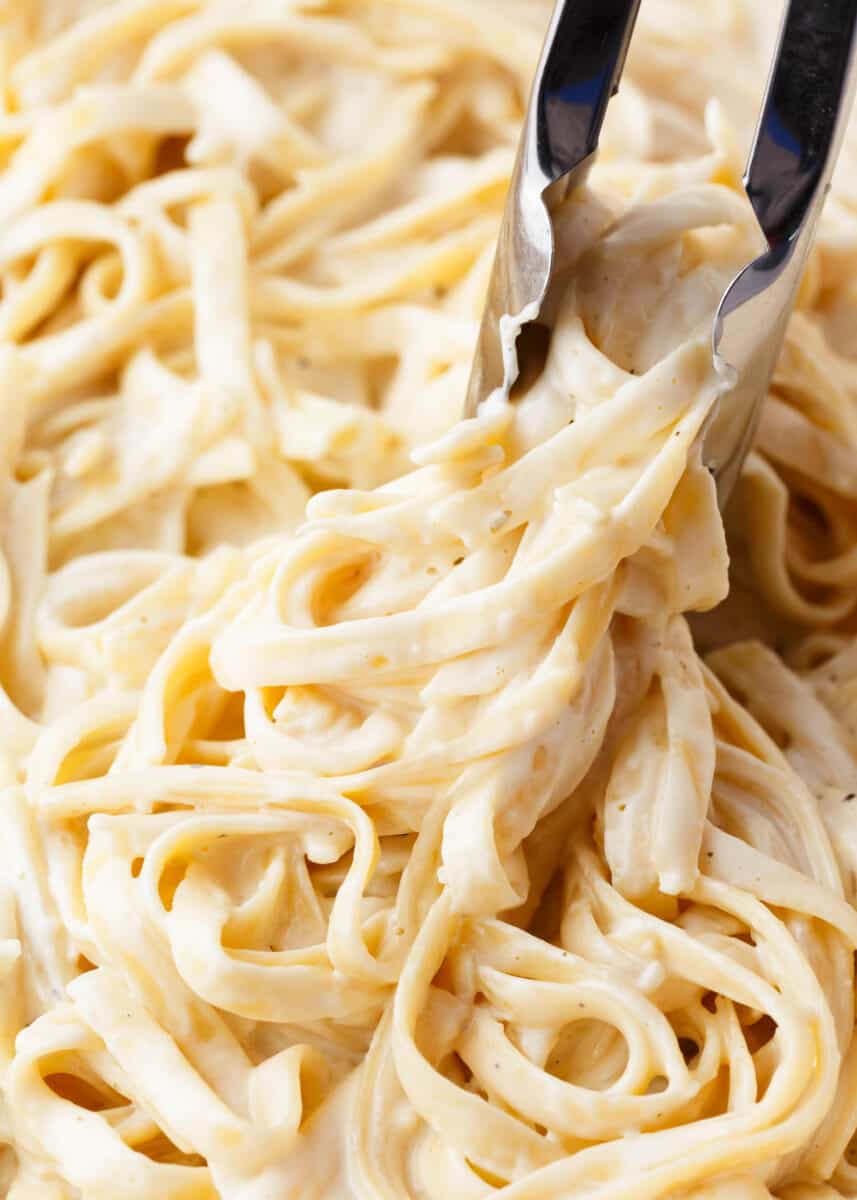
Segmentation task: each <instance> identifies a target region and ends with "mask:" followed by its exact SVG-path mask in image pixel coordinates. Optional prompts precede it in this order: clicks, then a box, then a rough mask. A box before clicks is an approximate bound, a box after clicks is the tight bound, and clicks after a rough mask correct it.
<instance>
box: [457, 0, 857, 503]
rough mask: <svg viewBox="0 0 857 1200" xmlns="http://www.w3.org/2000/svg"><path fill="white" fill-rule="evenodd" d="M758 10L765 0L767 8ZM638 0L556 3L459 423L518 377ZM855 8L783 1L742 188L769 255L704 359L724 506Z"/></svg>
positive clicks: (828, 166)
mask: <svg viewBox="0 0 857 1200" xmlns="http://www.w3.org/2000/svg"><path fill="white" fill-rule="evenodd" d="M765 2H768V0H765ZM639 6H640V0H557V3H556V6H555V8H554V12H553V16H552V18H551V23H550V27H549V29H548V34H547V38H546V40H545V45H544V49H543V51H542V56H541V61H540V62H539V66H538V70H537V72H536V77H535V82H534V84H533V90H532V94H531V96H530V103H529V107H528V110H527V115H526V119H525V122H524V129H523V133H522V135H521V143H520V147H519V151H518V159H517V164H516V167H515V172H514V175H513V177H512V183H511V187H510V191H509V197H508V200H507V203H506V211H505V214H504V217H503V223H502V226H501V229H500V238H499V242H498V247H497V256H496V259H495V262H494V269H493V272H492V276H491V283H490V287H489V291H488V298H487V301H486V306H485V314H484V316H483V319H482V327H481V330H480V333H479V342H478V346H477V351H476V358H475V361H474V365H473V371H472V374H471V377H470V384H469V387H468V393H467V415H472V414H473V413H475V411H476V409H477V407H478V405H479V404H480V403H481V401H482V400H484V399H486V398H487V397H488V396H489V395H491V394H492V393H493V392H495V391H496V390H497V389H498V388H499V389H501V390H502V393H503V395H505V396H508V395H509V392H510V390H511V388H512V385H513V384H514V382H515V378H516V377H517V373H518V361H517V349H516V346H517V340H518V337H519V335H520V333H521V330H522V329H523V328H524V327H525V326H526V325H528V324H530V323H531V322H534V321H535V320H536V319H537V317H538V315H539V312H540V310H541V306H542V303H543V301H544V299H545V295H546V293H547V289H548V285H549V283H550V278H551V269H552V266H553V257H554V235H553V226H552V221H551V213H550V209H551V207H552V203H553V199H554V194H555V192H556V190H557V189H561V190H562V193H563V195H566V194H567V193H568V191H569V189H572V188H575V187H577V186H579V184H580V183H581V182H582V181H583V179H584V178H585V176H586V172H587V170H588V167H589V164H590V163H591V161H592V157H593V155H594V153H595V150H596V148H597V146H598V137H599V134H600V131H601V126H602V123H603V121H604V114H605V112H606V110H607V104H608V101H609V100H610V97H611V96H612V95H613V94H614V93H615V92H616V91H617V89H618V86H619V78H620V76H621V74H622V68H623V66H624V62H625V55H626V53H627V50H628V46H629V44H630V41H631V34H632V31H633V28H634V22H635V20H636V16H637V10H638V9H639ZM856 34H857V0H788V3H787V5H786V11H785V15H784V17H783V23H782V28H781V30H780V36H779V40H778V43H777V48H776V53H775V55H774V62H773V66H772V68H771V73H770V77H769V79H768V85H767V89H766V92H765V98H764V102H763V105H762V113H761V116H760V118H759V124H758V127H757V129H756V135H755V138H754V140H753V146H752V149H751V151H750V157H749V160H748V163H747V169H746V172H745V175H744V186H745V188H746V190H747V195H748V197H749V199H750V203H751V204H752V206H753V210H754V212H755V214H756V218H757V220H758V222H759V226H760V228H761V231H762V233H763V235H764V237H765V241H766V243H767V248H766V249H765V250H764V252H763V253H762V254H761V255H760V256H759V257H758V258H756V259H754V260H753V261H752V262H751V263H749V264H748V265H747V266H746V267H744V268H743V270H741V271H740V272H739V273H738V275H737V276H736V277H735V279H734V280H733V281H732V283H731V284H730V285H729V287H728V288H727V289H726V292H725V293H724V295H723V297H722V298H721V300H720V304H719V305H718V308H717V312H716V314H715V317H714V327H713V331H712V355H713V358H714V364H715V366H716V368H717V370H718V372H719V373H720V375H721V378H722V379H723V390H722V393H721V395H720V399H719V403H718V407H717V411H716V412H715V413H714V415H713V418H712V420H711V421H710V423H709V425H708V427H707V430H706V434H705V440H704V447H703V448H704V454H705V458H706V462H707V463H708V465H709V466H710V467H711V468H712V469H713V471H714V473H715V475H716V478H717V489H718V495H719V498H720V503H721V506H722V505H723V504H724V503H725V501H726V499H727V497H728V495H729V492H730V491H731V489H732V485H733V484H734V482H735V480H736V478H737V476H738V473H739V471H740V468H741V464H742V462H743V460H744V457H745V455H746V454H747V451H748V450H749V447H750V443H751V442H752V439H753V435H754V433H755V430H756V425H757V423H758V417H759V411H760V409H761V403H762V400H763V399H764V396H765V393H766V391H767V387H768V383H769V380H770V377H771V373H772V371H773V369H774V364H775V362H776V359H777V356H778V354H779V352H780V348H781V346H782V341H783V337H784V335H785V327H786V323H787V321H788V317H789V314H790V312H791V309H792V305H793V303H794V298H795V293H796V291H797V287H798V284H799V282H800V277H801V274H802V271H803V268H804V265H805V263H806V258H807V255H808V253H809V250H810V247H811V245H812V239H813V236H814V234H815V229H816V225H817V223H818V217H819V214H820V212H821V208H822V205H823V203H824V197H825V195H826V193H827V191H828V188H829V186H830V177H831V175H832V173H833V167H834V164H835V162H836V158H837V155H838V152H839V147H840V144H841V141H842V136H843V133H844V131H845V126H846V123H847V119H848V114H849V112H850V109H851V101H852V98H853V93H854V85H855V79H857V69H855V58H857V56H855V35H856Z"/></svg>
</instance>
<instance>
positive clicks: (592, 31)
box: [466, 0, 640, 416]
mask: <svg viewBox="0 0 857 1200" xmlns="http://www.w3.org/2000/svg"><path fill="white" fill-rule="evenodd" d="M639 3H640V0H559V2H558V3H557V4H556V7H555V8H554V11H553V16H552V18H551V24H550V27H549V29H548V34H547V38H546V40H545V45H544V50H543V51H542V57H541V61H540V62H539V66H538V69H537V71H536V77H535V81H534V83H533V90H532V93H531V96H530V103H529V107H528V110H527V116H526V119H525V122H524V130H523V133H522V135H521V144H520V147H519V150H518V160H517V163H516V166H515V173H514V175H513V176H512V183H511V186H510V190H509V198H508V200H507V203H506V211H505V213H504V216H503V224H502V226H501V228H500V238H499V242H498V245H497V256H496V258H495V261H494V270H493V273H492V276H491V283H490V286H489V290H488V298H487V301H486V306H485V314H484V316H483V318H482V327H481V330H480V333H479V343H478V347H477V352H476V358H475V361H474V365H473V372H472V374H471V377H470V384H469V387H468V391H467V409H466V411H467V414H468V415H471V416H472V414H473V413H474V412H475V411H476V407H477V405H478V404H479V402H480V401H482V400H484V399H485V398H486V397H487V396H489V395H490V394H491V392H492V391H494V389H495V388H497V387H506V388H507V389H508V388H509V387H511V385H512V383H513V382H514V379H515V376H516V374H517V366H516V357H515V341H516V338H517V334H518V332H519V331H520V329H521V327H522V326H523V325H525V324H527V322H528V321H531V320H533V319H534V318H535V317H536V316H538V312H539V309H540V307H541V304H542V301H543V300H544V297H545V292H546V290H547V286H548V281H549V279H550V273H551V266H552V263H553V249H554V242H553V228H552V226H551V219H550V215H549V213H548V209H547V205H546V201H545V192H546V191H547V189H548V188H549V187H550V186H551V185H552V184H554V183H556V182H557V181H558V180H560V179H567V180H568V186H569V187H574V186H576V185H577V183H578V182H579V180H580V178H581V177H582V176H583V174H585V171H586V167H587V165H588V160H589V159H590V158H591V156H592V154H593V153H594V151H595V148H596V146H597V145H598V135H599V133H600V131H601V125H602V122H603V120H604V113H605V111H606V109H607V103H608V101H609V99H610V97H611V95H612V94H613V93H614V92H615V90H616V87H617V84H618V80H619V76H620V75H621V73H622V67H623V65H624V62H625V53H626V51H627V49H628V44H629V42H630V40H631V32H632V30H633V26H634V20H635V18H636V15H637V9H638V8H639ZM504 318H505V320H504Z"/></svg>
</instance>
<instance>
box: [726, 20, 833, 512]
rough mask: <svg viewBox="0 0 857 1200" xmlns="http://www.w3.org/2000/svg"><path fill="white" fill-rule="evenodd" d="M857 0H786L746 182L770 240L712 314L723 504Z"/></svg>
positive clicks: (828, 156) (826, 175) (790, 273)
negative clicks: (721, 385) (720, 382)
mask: <svg viewBox="0 0 857 1200" xmlns="http://www.w3.org/2000/svg"><path fill="white" fill-rule="evenodd" d="M855 29H857V0H789V4H788V5H787V7H786V12H785V15H784V18H783V25H782V29H781V31H780V38H779V42H778V45H777V50H776V53H775V55H774V63H773V67H772V69H771V74H770V78H769V80H768V87H767V91H766V94H765V100H764V103H763V106H762V115H761V118H760V120H759V126H758V129H757V130H756V136H755V139H754V142H753V148H752V150H751V151H750V157H749V160H748V163H747V170H746V173H745V176H744V185H745V187H746V189H747V195H748V196H749V198H750V203H751V204H752V205H753V210H754V212H755V214H756V218H757V219H758V222H759V226H760V228H761V230H762V233H763V234H764V235H765V240H766V242H767V249H766V250H765V251H764V253H763V254H761V255H760V256H759V257H758V258H757V259H755V260H754V261H753V262H752V263H750V264H749V265H748V266H747V267H745V268H744V269H743V271H741V272H740V273H739V274H738V275H737V276H736V278H735V279H734V280H733V281H732V283H731V284H730V286H729V287H728V288H727V290H726V292H725V294H724V296H723V299H722V300H721V301H720V305H719V307H718V310H717V315H716V317H715V321H714V334H713V351H714V361H715V364H716V365H717V366H718V368H719V369H720V370H721V372H722V374H723V376H724V381H725V382H726V385H727V386H726V387H725V389H724V391H723V393H722V395H721V397H720V401H719V405H718V408H717V410H716V412H715V413H714V416H713V419H712V421H711V422H710V424H709V427H708V430H707V431H706V435H705V441H704V453H705V458H706V461H707V462H708V464H709V465H710V466H711V467H712V469H713V470H714V472H715V474H716V476H717V492H718V496H719V498H720V504H721V507H722V506H723V504H724V503H725V502H726V499H727V498H728V496H729V493H730V492H731V490H732V487H733V486H734V483H735V480H736V479H737V478H738V474H739V472H740V469H741V463H742V462H743V461H744V457H745V455H746V454H747V451H748V450H749V448H750V444H751V442H752V440H753V435H754V434H755V432H756V426H757V424H758V420H759V413H760V410H761V404H762V400H763V399H764V396H765V393H766V391H767V388H768V383H769V381H770V377H771V373H772V371H773V368H774V364H775V362H776V359H777V356H778V354H779V352H780V348H781V346H782V342H783V337H784V335H785V329H786V324H787V322H788V318H789V313H790V312H791V308H792V304H793V303H794V297H795V293H796V291H797V287H798V284H799V283H800V278H801V275H802V273H803V268H804V266H805V264H806V259H807V255H808V254H809V251H810V248H811V246H812V239H813V236H814V234H815V229H816V225H817V223H818V218H819V215H820V213H821V209H822V206H823V204H824V198H825V196H826V194H827V191H828V189H829V187H830V178H831V175H832V174H833V168H834V165H835V163H836V156H837V154H838V152H839V147H840V144H841V141H842V135H843V134H844V132H845V126H846V124H847V121H848V116H849V114H850V112H851V106H852V100H853V95H854V85H855V78H857V70H855V46H854V43H855Z"/></svg>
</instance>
